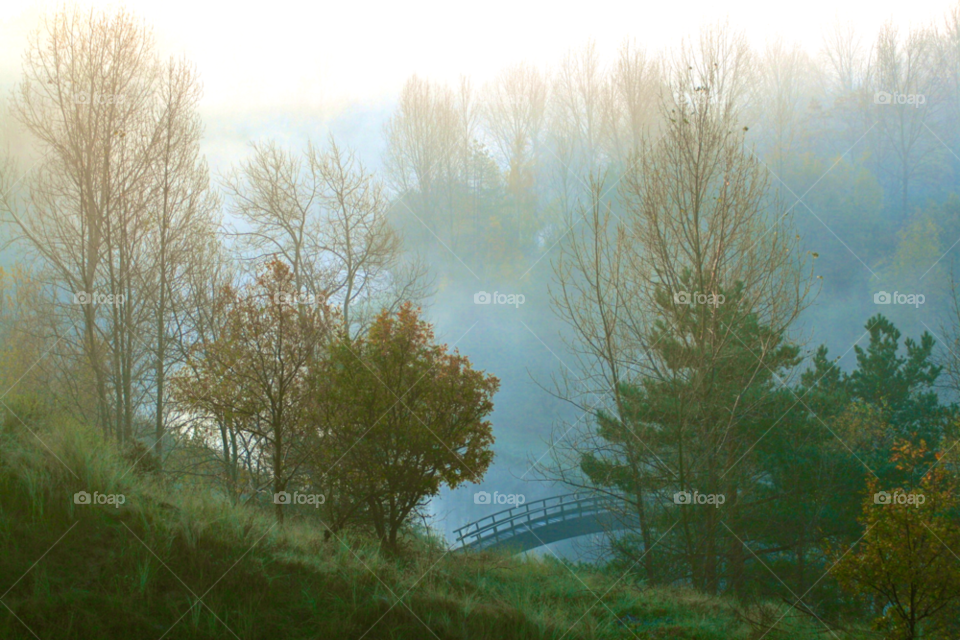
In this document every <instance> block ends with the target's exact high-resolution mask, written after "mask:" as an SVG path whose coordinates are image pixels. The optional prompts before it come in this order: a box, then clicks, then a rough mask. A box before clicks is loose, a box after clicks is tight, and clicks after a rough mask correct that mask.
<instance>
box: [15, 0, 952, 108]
mask: <svg viewBox="0 0 960 640" xmlns="http://www.w3.org/2000/svg"><path fill="white" fill-rule="evenodd" d="M52 4H53V3H49V2H37V1H35V0H3V3H2V8H0V84H2V85H5V86H9V85H10V84H11V83H12V81H15V79H16V77H17V76H18V75H19V71H20V59H21V54H22V52H23V50H24V46H25V44H26V37H27V34H28V33H29V32H30V31H31V30H32V29H33V28H35V27H36V25H37V18H38V16H39V15H40V13H41V12H42V11H43V10H44V8H45V7H49V6H51V5H52ZM91 4H93V5H95V6H100V5H107V4H116V3H106V2H92V3H91ZM126 5H127V6H129V7H130V8H131V9H133V10H134V11H135V12H137V13H138V14H140V15H142V16H143V17H144V18H145V19H146V20H147V21H148V22H149V23H150V24H152V25H153V26H154V27H155V29H156V33H157V36H158V39H159V44H160V48H161V50H162V51H164V52H167V53H185V54H186V55H187V56H188V57H189V58H190V59H192V60H193V61H194V62H196V64H197V65H198V67H199V69H200V71H201V74H202V78H203V81H204V86H205V100H204V105H203V107H204V111H205V112H206V113H207V114H212V113H215V112H221V113H222V112H232V113H233V114H234V115H236V114H237V113H238V112H239V113H243V112H263V111H268V110H270V109H282V110H285V111H289V110H296V111H299V110H302V109H309V110H311V111H312V112H314V113H317V112H322V113H323V114H324V115H326V116H331V115H333V114H334V113H336V112H337V111H339V110H341V109H343V108H344V107H345V106H346V105H348V104H356V103H365V104H377V103H382V102H390V101H392V100H393V99H395V97H396V95H397V93H398V92H399V89H400V87H401V85H402V84H403V82H404V80H406V78H407V77H409V76H410V75H411V74H413V73H418V74H421V75H423V76H427V77H430V78H433V79H440V80H451V79H454V78H456V77H457V76H458V75H459V74H467V75H469V76H471V77H473V78H474V79H475V80H477V81H479V82H482V81H483V80H485V79H486V78H488V77H490V76H491V75H493V74H494V73H496V71H497V70H498V69H500V68H502V67H504V66H507V65H509V64H511V63H514V62H518V61H521V60H526V61H530V62H533V63H536V64H540V65H547V64H550V63H553V62H556V61H557V60H559V59H560V58H561V57H562V56H563V54H564V52H566V51H567V50H568V49H570V48H571V47H576V46H578V45H581V44H583V43H585V42H586V41H587V40H589V39H590V38H594V39H595V40H596V41H597V43H598V45H599V48H600V50H601V52H603V53H610V52H612V51H613V50H614V49H615V48H616V46H617V45H618V44H619V43H620V42H622V41H623V39H624V38H626V37H633V38H636V39H637V41H639V42H641V43H642V44H644V45H646V46H647V47H648V48H649V49H651V50H656V49H660V48H664V47H670V46H673V45H675V44H676V43H678V42H679V40H680V39H681V38H682V37H683V36H686V35H688V34H690V33H693V32H695V31H696V30H697V28H698V27H699V25H700V24H701V23H703V22H712V21H716V20H719V19H722V18H724V17H728V18H729V20H730V22H731V23H732V24H733V25H735V26H738V27H741V28H743V29H745V30H746V31H747V33H748V35H749V36H750V39H751V40H752V41H753V42H754V44H755V45H758V46H762V44H763V42H764V40H765V39H768V38H770V37H772V34H774V33H779V34H781V35H782V36H783V37H784V39H785V40H787V41H790V42H792V41H796V42H800V43H802V44H803V45H804V46H805V47H807V48H809V49H810V50H811V51H815V50H816V49H817V48H818V47H819V44H820V42H821V38H822V32H823V29H824V27H825V26H828V25H830V24H833V23H834V21H835V19H839V20H840V21H851V20H852V21H854V22H855V23H856V24H857V25H858V26H859V27H860V28H861V29H862V32H863V33H865V34H870V35H869V36H868V38H870V37H872V34H875V33H876V30H877V27H878V26H879V25H880V24H882V23H883V22H884V21H885V20H887V19H892V20H894V22H895V23H896V24H898V25H901V26H904V27H906V26H908V25H909V24H915V23H926V22H929V21H931V20H939V19H941V17H942V16H943V15H944V14H945V13H946V11H947V10H948V9H949V8H950V7H951V6H952V5H953V3H951V2H950V1H949V0H913V1H911V2H903V1H899V0H897V1H894V0H875V1H868V0H846V1H841V2H837V1H835V0H806V1H805V2H796V3H782V2H760V1H758V0H730V1H728V2H724V3H722V6H721V4H720V3H717V2H714V1H711V0H688V1H685V2H651V1H640V2H636V1H631V2H623V1H616V0H601V1H595V2H590V3H588V4H576V3H572V2H570V3H545V2H516V1H515V0H493V1H490V2H483V3H467V2H461V3H455V2H437V1H429V0H413V1H406V2H376V3H369V2H336V3H334V2H318V3H314V2H287V1H284V0H280V1H279V2H270V3H265V2H248V3H230V4H224V3H222V2H210V1H209V0H204V1H198V0H164V1H163V2H158V1H157V0H131V1H129V2H127V3H126Z"/></svg>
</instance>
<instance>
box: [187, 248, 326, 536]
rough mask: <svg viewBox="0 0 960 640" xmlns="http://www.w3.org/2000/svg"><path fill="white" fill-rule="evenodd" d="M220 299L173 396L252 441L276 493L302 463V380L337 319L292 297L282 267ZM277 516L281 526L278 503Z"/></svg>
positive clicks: (312, 300) (304, 297)
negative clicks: (211, 333) (218, 326)
mask: <svg viewBox="0 0 960 640" xmlns="http://www.w3.org/2000/svg"><path fill="white" fill-rule="evenodd" d="M222 298H223V300H224V303H223V308H222V309H221V310H220V312H221V313H222V314H223V317H224V318H225V321H224V327H223V330H222V331H221V333H220V335H219V336H218V338H217V339H216V340H215V341H212V342H210V343H201V344H198V345H197V348H196V349H194V351H193V352H192V353H191V354H190V357H189V358H188V361H187V363H186V366H185V367H184V368H183V369H182V370H181V371H180V372H179V375H178V376H177V377H176V378H175V380H174V388H175V394H176V397H177V399H178V400H179V401H180V402H181V403H182V405H184V406H185V407H186V408H188V409H189V410H190V411H192V412H194V413H196V414H197V415H198V416H202V417H209V418H210V419H211V420H212V421H215V422H217V423H219V424H226V425H232V426H233V428H236V429H238V430H239V431H242V432H244V433H245V435H249V436H252V438H251V441H252V442H254V443H255V445H254V447H253V453H254V454H255V455H259V456H263V458H264V459H263V463H264V466H265V467H266V468H267V469H268V470H269V475H270V479H271V484H272V485H273V492H274V494H279V493H281V492H283V491H285V490H286V488H287V484H288V483H289V482H290V481H291V480H292V479H293V478H295V477H296V475H297V473H298V472H300V471H301V469H302V467H303V464H304V462H305V461H306V459H307V457H308V448H307V446H306V442H307V440H308V439H309V436H308V434H309V431H310V426H309V423H308V420H307V412H306V407H307V399H308V394H309V388H308V384H307V383H308V376H309V372H310V371H311V369H313V368H315V367H317V366H319V364H318V363H319V361H320V359H321V358H322V353H323V346H324V344H326V343H327V342H328V341H329V339H330V338H331V336H332V335H333V334H334V333H335V332H336V331H337V329H336V327H337V322H338V314H337V313H336V311H335V310H334V309H332V308H331V307H330V306H329V305H328V304H327V302H326V300H325V299H323V298H317V297H315V296H314V295H313V294H305V293H304V292H301V291H297V290H296V287H295V285H294V279H293V274H292V272H291V271H290V268H289V267H288V266H287V265H285V264H284V263H282V262H280V261H273V262H270V263H268V264H267V265H266V267H265V269H264V270H263V272H262V273H261V274H260V275H259V276H258V277H257V278H256V281H255V282H253V283H251V284H250V285H248V286H247V287H245V288H244V289H243V290H241V291H239V292H234V291H228V292H226V294H225V295H224V296H223V297H222ZM276 516H277V521H278V522H283V508H282V505H281V504H277V505H276Z"/></svg>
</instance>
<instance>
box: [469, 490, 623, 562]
mask: <svg viewBox="0 0 960 640" xmlns="http://www.w3.org/2000/svg"><path fill="white" fill-rule="evenodd" d="M615 507H619V510H617V509H614V508H615ZM622 510H623V502H622V501H620V500H617V499H616V498H611V497H608V496H595V495H584V494H579V493H568V494H566V495H562V496H553V497H552V498H546V499H544V500H535V501H534V502H527V503H525V504H522V505H520V506H517V507H513V508H511V509H504V510H503V511H498V512H497V513H494V514H491V515H489V516H486V517H484V518H480V519H479V520H477V521H476V522H471V523H470V524H468V525H466V526H463V527H460V528H459V529H457V530H456V531H454V534H455V535H456V540H457V543H458V544H459V546H460V547H461V548H463V549H509V550H511V551H513V552H515V553H520V552H522V551H527V550H529V549H535V548H537V547H539V546H541V545H544V544H549V543H551V542H557V541H559V540H566V539H568V538H576V537H578V536H583V535H587V534H590V533H601V532H603V531H616V530H619V529H624V528H626V526H627V525H630V523H629V522H627V523H625V522H624V521H623V514H622Z"/></svg>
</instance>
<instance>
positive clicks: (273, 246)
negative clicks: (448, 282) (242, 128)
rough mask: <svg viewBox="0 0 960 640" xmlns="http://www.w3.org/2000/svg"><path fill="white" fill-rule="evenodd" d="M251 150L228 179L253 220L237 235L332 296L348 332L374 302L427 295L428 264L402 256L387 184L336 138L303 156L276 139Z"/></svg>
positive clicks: (241, 210)
mask: <svg viewBox="0 0 960 640" xmlns="http://www.w3.org/2000/svg"><path fill="white" fill-rule="evenodd" d="M253 151H254V153H253V157H252V158H251V159H249V160H247V161H245V162H244V163H242V164H241V166H240V168H239V169H238V170H236V171H234V172H233V173H231V174H230V175H229V176H228V177H227V179H226V180H225V187H226V191H227V194H228V196H229V197H230V199H231V206H232V211H233V212H234V213H235V214H236V215H237V216H238V217H239V218H240V219H241V220H242V221H243V222H244V223H245V224H246V225H247V228H246V229H243V230H241V231H239V232H237V233H236V235H237V236H238V237H239V239H240V241H241V248H242V250H243V251H244V253H245V256H246V257H247V258H248V259H250V260H253V261H254V262H256V263H260V262H262V261H263V260H264V259H279V260H282V261H283V262H284V263H285V264H287V265H288V266H289V267H290V269H291V272H292V274H293V286H294V289H295V292H296V293H299V292H305V293H307V294H309V295H313V296H318V295H321V294H324V295H332V296H334V299H335V300H336V301H337V302H338V303H339V304H340V306H341V307H342V310H343V313H344V318H345V323H346V324H345V326H347V327H348V330H354V331H360V330H362V328H363V326H364V324H365V322H366V315H367V312H368V311H369V308H370V307H371V306H377V307H378V308H379V306H386V307H390V308H392V307H393V306H395V305H396V304H398V303H399V302H401V301H403V300H416V299H419V298H420V297H421V296H423V295H424V294H425V286H426V285H425V283H424V279H423V276H424V268H423V266H422V265H421V264H420V263H419V261H418V260H416V259H412V260H410V259H407V258H406V257H405V256H404V255H403V249H402V243H401V238H400V236H399V234H398V233H397V232H396V231H395V230H394V229H393V228H392V227H391V226H390V224H389V223H388V221H387V206H388V202H387V198H386V195H385V193H384V189H383V186H382V184H381V182H380V181H379V180H377V178H376V177H375V176H374V175H373V174H372V173H370V172H369V171H368V170H367V169H366V168H365V167H364V166H363V164H362V163H361V162H360V161H359V160H358V159H357V157H356V156H355V154H354V153H353V152H350V151H347V150H344V149H343V148H341V147H340V146H338V145H337V143H336V142H335V141H334V140H333V139H331V140H330V142H329V145H328V148H327V150H326V151H320V150H318V149H317V148H316V147H314V146H313V145H310V146H308V148H307V150H306V152H305V153H304V154H303V155H302V157H298V156H297V155H295V154H294V153H291V152H289V151H286V150H284V149H281V148H280V147H279V146H278V145H276V144H275V143H266V144H255V145H254V147H253Z"/></svg>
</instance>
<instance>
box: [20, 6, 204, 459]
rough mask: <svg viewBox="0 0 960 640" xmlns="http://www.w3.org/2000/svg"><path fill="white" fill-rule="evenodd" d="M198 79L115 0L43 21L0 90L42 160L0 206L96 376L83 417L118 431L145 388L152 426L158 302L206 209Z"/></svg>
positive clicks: (157, 386) (160, 394)
mask: <svg viewBox="0 0 960 640" xmlns="http://www.w3.org/2000/svg"><path fill="white" fill-rule="evenodd" d="M197 86H198V84H197V78H196V73H195V72H194V71H192V69H190V68H189V67H188V65H186V64H185V63H182V62H174V61H171V62H170V63H169V64H167V65H163V64H161V63H160V62H159V60H158V59H157V56H156V54H155V45H154V41H153V36H152V34H151V32H150V30H149V29H148V28H147V27H146V26H144V25H143V24H142V23H140V22H139V21H138V20H136V19H135V18H134V17H133V16H132V15H130V14H129V13H127V12H126V11H124V10H120V11H117V12H115V13H102V12H95V11H90V12H88V13H85V12H83V11H81V10H79V9H65V10H62V11H59V12H56V13H54V14H51V15H48V16H46V17H45V18H44V20H43V23H42V27H41V29H40V30H38V32H37V33H36V35H35V36H34V39H33V41H32V42H31V44H30V48H29V49H28V52H27V55H26V56H25V60H24V79H23V81H22V82H21V84H20V86H19V87H18V90H17V92H16V94H15V97H14V101H13V112H14V114H15V116H16V117H17V119H18V120H19V121H20V123H21V124H22V125H24V127H25V128H26V129H27V131H29V132H30V133H31V134H32V136H33V138H34V140H35V141H36V143H37V145H38V148H39V149H40V150H41V153H42V157H43V162H42V164H41V165H40V167H39V169H38V170H37V171H36V172H35V173H34V174H32V175H31V176H30V177H28V178H27V179H26V182H27V184H28V185H29V195H28V197H26V198H25V199H24V201H23V202H14V201H12V200H10V199H6V200H5V202H4V205H5V206H4V211H5V213H6V214H7V216H8V218H9V219H10V221H11V222H12V223H13V228H14V229H15V231H16V233H17V240H19V241H20V242H21V245H20V246H21V247H22V248H23V249H24V250H25V251H26V252H27V253H28V255H32V256H34V257H35V258H36V259H37V260H38V263H39V265H41V267H42V271H41V272H42V274H43V278H44V281H45V283H46V284H47V285H48V287H49V288H50V290H51V291H53V292H55V294H54V295H55V301H57V304H56V305H55V307H54V309H55V310H56V312H57V314H58V316H59V317H60V318H62V321H63V322H62V326H64V327H69V326H71V325H73V326H76V327H77V329H76V331H74V332H71V331H69V330H67V331H63V332H61V335H60V338H61V339H65V340H66V341H67V343H68V344H70V343H75V344H76V347H77V348H76V349H75V351H76V352H78V353H81V354H82V356H83V358H84V359H85V360H86V363H87V366H88V367H89V370H90V372H91V374H92V376H93V379H94V380H95V385H94V386H95V395H96V398H97V400H96V416H95V417H94V421H95V422H96V424H98V425H100V427H101V428H102V429H103V430H104V431H105V432H113V433H114V434H115V435H116V436H117V437H118V438H119V439H121V440H129V439H130V438H131V437H132V436H133V423H134V421H135V419H136V418H137V416H140V415H142V413H143V412H144V411H145V407H146V406H148V404H149V403H148V398H149V397H151V395H152V394H153V395H154V397H155V402H154V403H153V404H154V407H153V411H154V412H155V418H156V420H155V431H156V433H157V434H160V433H161V432H162V430H163V425H162V414H163V398H164V390H163V378H164V375H165V373H164V372H165V370H166V368H167V367H168V366H169V362H167V351H166V347H165V345H166V343H167V338H164V337H162V336H164V335H166V333H167V332H166V328H165V327H166V324H167V322H168V317H169V311H170V310H169V308H168V306H167V300H168V298H169V297H170V289H171V287H172V286H174V284H175V278H174V277H173V274H174V273H175V271H176V269H178V268H181V266H182V264H183V262H184V261H186V260H189V258H190V256H191V252H190V251H189V250H187V249H185V248H184V243H185V242H187V239H188V238H189V237H190V235H191V232H192V231H195V230H196V228H197V225H201V224H207V223H208V222H209V220H208V217H207V216H208V214H209V213H210V212H211V211H212V208H213V205H212V203H211V201H210V200H209V196H208V194H207V193H206V187H207V184H206V182H207V180H206V172H205V169H204V168H203V166H202V163H201V162H200V160H199V158H198V141H199V136H200V128H199V125H198V123H197V120H196V102H197V99H198V96H199V90H198V88H197ZM157 260H159V265H158V262H157ZM158 278H159V281H158ZM64 366H65V367H68V368H69V367H70V366H71V365H70V364H69V363H66V364H64ZM151 369H152V370H153V372H154V375H153V376H151V375H150V370H151ZM158 442H159V440H158Z"/></svg>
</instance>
